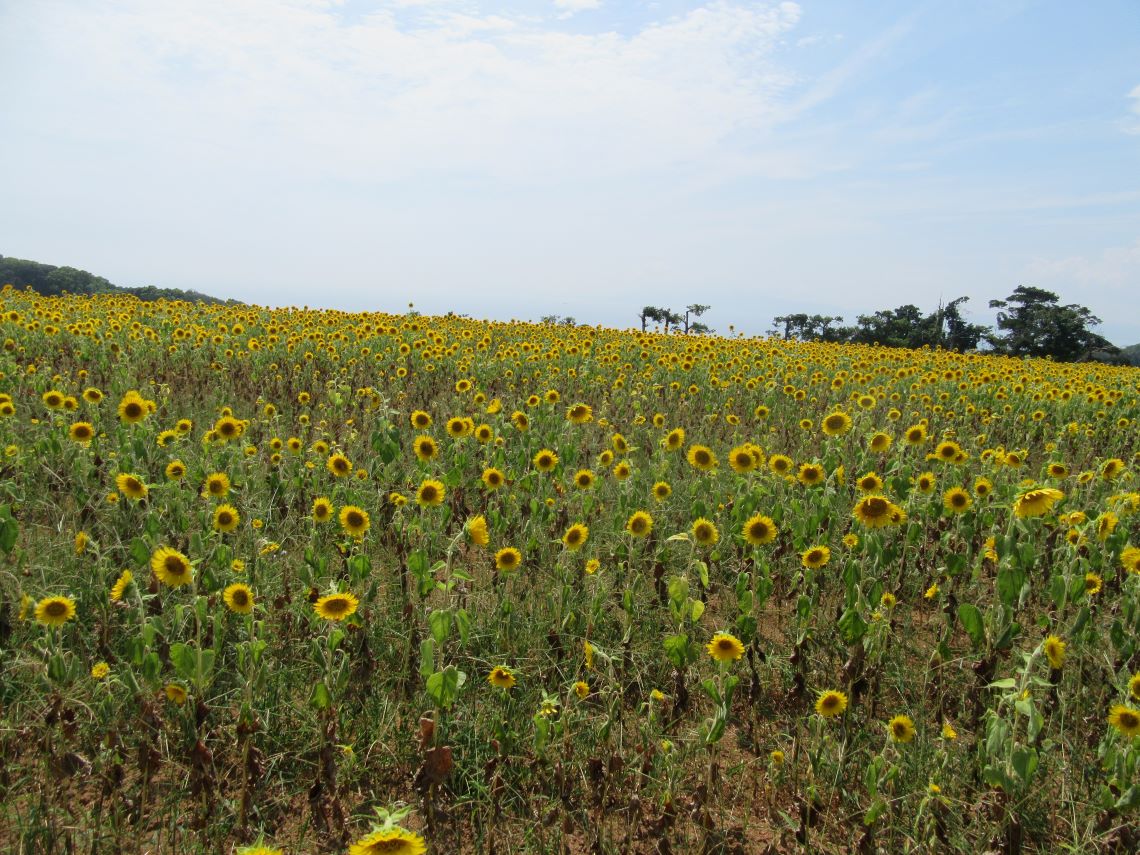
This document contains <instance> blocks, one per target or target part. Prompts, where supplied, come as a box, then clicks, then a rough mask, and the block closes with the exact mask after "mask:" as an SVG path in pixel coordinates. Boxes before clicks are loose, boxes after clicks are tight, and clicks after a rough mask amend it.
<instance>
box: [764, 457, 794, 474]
mask: <svg viewBox="0 0 1140 855" xmlns="http://www.w3.org/2000/svg"><path fill="white" fill-rule="evenodd" d="M793 465H794V464H793V463H792V458H790V457H788V456H787V455H786V454H773V455H772V456H771V458H769V460H768V468H769V469H771V470H772V472H773V473H774V474H776V475H780V476H784V475H787V474H788V473H789V472H791V471H792V466H793Z"/></svg>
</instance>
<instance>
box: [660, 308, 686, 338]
mask: <svg viewBox="0 0 1140 855" xmlns="http://www.w3.org/2000/svg"><path fill="white" fill-rule="evenodd" d="M684 320H685V319H684V318H683V317H681V316H680V315H678V314H677V313H676V312H674V311H670V310H669V309H662V310H661V321H662V323H664V324H665V332H666V334H668V332H669V327H670V326H673V327H676V326H677V325H678V324H680V323H681V322H683V321H684Z"/></svg>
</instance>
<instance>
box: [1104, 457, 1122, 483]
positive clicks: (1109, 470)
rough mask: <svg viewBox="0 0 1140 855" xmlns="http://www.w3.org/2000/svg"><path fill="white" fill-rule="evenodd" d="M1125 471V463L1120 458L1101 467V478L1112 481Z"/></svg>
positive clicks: (1113, 459) (1115, 458)
mask: <svg viewBox="0 0 1140 855" xmlns="http://www.w3.org/2000/svg"><path fill="white" fill-rule="evenodd" d="M1123 471H1124V461H1123V460H1121V459H1120V458H1119V457H1114V458H1112V459H1111V460H1106V461H1104V463H1103V464H1101V467H1100V477H1101V478H1103V479H1104V480H1105V481H1112V480H1114V479H1115V478H1116V476H1117V475H1119V474H1120V473H1121V472H1123Z"/></svg>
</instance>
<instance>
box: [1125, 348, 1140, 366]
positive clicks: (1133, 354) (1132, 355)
mask: <svg viewBox="0 0 1140 855" xmlns="http://www.w3.org/2000/svg"><path fill="white" fill-rule="evenodd" d="M1120 355H1121V356H1123V357H1124V358H1125V359H1127V360H1128V362H1129V363H1130V364H1132V365H1140V344H1130V345H1128V347H1122V348H1121V349H1120Z"/></svg>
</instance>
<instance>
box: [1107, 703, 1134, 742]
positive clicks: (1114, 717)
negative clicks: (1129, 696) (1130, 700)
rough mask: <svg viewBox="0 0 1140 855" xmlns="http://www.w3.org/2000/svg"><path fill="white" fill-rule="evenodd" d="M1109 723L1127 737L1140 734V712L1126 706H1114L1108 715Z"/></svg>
mask: <svg viewBox="0 0 1140 855" xmlns="http://www.w3.org/2000/svg"><path fill="white" fill-rule="evenodd" d="M1108 723H1109V724H1111V725H1112V726H1113V727H1115V728H1116V729H1117V730H1118V731H1120V733H1121V734H1122V735H1124V736H1127V737H1130V738H1131V737H1133V736H1136V735H1138V734H1140V710H1134V709H1132V708H1131V707H1126V706H1125V705H1124V704H1114V705H1113V707H1112V709H1111V710H1109V713H1108Z"/></svg>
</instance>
